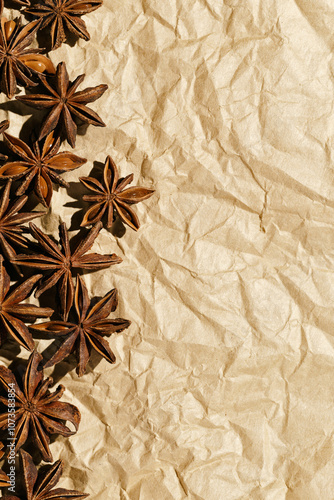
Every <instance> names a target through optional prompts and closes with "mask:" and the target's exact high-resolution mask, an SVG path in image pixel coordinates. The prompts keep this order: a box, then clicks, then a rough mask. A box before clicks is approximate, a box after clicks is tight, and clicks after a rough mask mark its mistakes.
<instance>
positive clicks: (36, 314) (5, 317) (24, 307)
mask: <svg viewBox="0 0 334 500" xmlns="http://www.w3.org/2000/svg"><path fill="white" fill-rule="evenodd" d="M41 277H42V274H36V275H35V276H32V277H31V278H29V279H27V280H26V281H25V282H24V283H22V284H21V285H19V286H18V287H16V288H15V289H14V290H13V291H12V292H11V293H10V294H9V295H8V292H9V287H10V277H9V275H8V273H7V272H6V269H5V268H4V265H3V258H2V256H0V319H1V324H0V345H2V344H3V343H4V341H5V340H6V338H7V335H10V336H11V337H12V338H13V339H14V340H16V342H18V343H19V344H20V345H21V346H22V347H24V348H25V349H28V350H29V351H32V350H33V349H34V347H35V345H34V341H33V339H32V336H31V333H30V332H29V330H28V327H27V326H26V325H25V323H24V322H25V321H30V320H32V321H34V320H35V319H36V318H49V317H50V316H51V315H52V313H53V310H52V309H50V307H38V306H35V305H33V304H21V302H22V301H23V300H25V299H26V298H27V297H28V296H29V295H30V292H31V290H32V289H33V287H34V285H35V284H36V282H37V281H38V280H39V279H40V278H41ZM22 320H23V321H24V322H23V321H22Z"/></svg>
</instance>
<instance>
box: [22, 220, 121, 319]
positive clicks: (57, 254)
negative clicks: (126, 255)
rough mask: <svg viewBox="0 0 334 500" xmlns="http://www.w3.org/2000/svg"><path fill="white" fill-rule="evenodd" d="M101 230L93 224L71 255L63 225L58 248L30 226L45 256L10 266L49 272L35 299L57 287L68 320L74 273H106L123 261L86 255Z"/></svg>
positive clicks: (25, 256)
mask: <svg viewBox="0 0 334 500" xmlns="http://www.w3.org/2000/svg"><path fill="white" fill-rule="evenodd" d="M101 229H102V223H98V224H95V226H94V227H93V228H92V229H91V230H90V231H89V233H88V234H87V236H86V237H84V238H82V240H81V242H80V243H79V244H78V245H77V246H76V248H75V250H74V251H73V252H72V251H71V248H70V243H69V237H68V232H67V229H66V226H65V224H64V223H62V224H60V226H59V236H60V245H61V248H59V246H58V245H57V244H56V243H54V241H53V240H52V239H51V238H49V236H47V235H46V234H44V233H43V232H42V231H41V230H40V229H39V228H38V227H37V226H35V225H34V224H32V223H30V231H31V234H32V235H33V236H34V238H35V239H36V240H37V241H38V243H39V244H40V246H41V247H42V249H43V250H44V252H45V253H44V254H32V255H23V254H22V255H17V256H16V257H15V258H14V259H13V262H15V263H16V264H19V265H23V266H27V267H32V268H37V269H38V270H40V271H52V274H51V275H50V274H49V275H48V276H46V278H45V280H44V281H42V283H41V284H40V285H39V287H38V288H37V291H36V292H35V297H39V296H40V295H41V294H42V293H43V292H45V291H46V290H48V289H49V288H51V287H52V286H54V285H56V284H57V283H58V290H59V296H60V305H61V311H62V316H63V318H64V320H65V321H66V320H67V317H68V313H69V311H70V309H71V306H72V304H73V297H74V285H73V281H72V272H73V269H80V268H81V269H92V270H98V269H106V268H108V267H110V266H111V265H113V264H119V263H120V262H122V259H121V258H120V257H118V256H117V255H116V254H111V255H100V254H97V253H89V254H87V252H88V250H90V248H91V247H92V245H93V243H94V241H95V239H96V237H97V235H98V234H99V232H100V230H101Z"/></svg>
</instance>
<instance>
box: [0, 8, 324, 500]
mask: <svg viewBox="0 0 334 500" xmlns="http://www.w3.org/2000/svg"><path fill="white" fill-rule="evenodd" d="M84 19H85V22H86V23H87V26H88V29H89V32H90V34H91V40H90V41H89V42H84V41H82V40H79V41H78V42H77V43H76V44H75V46H73V47H71V46H69V45H66V44H64V45H63V46H62V47H61V48H60V49H58V50H57V51H55V52H53V53H52V54H51V58H52V60H53V61H54V63H58V62H59V61H62V60H64V61H65V62H66V64H67V66H68V68H70V78H71V79H72V80H73V79H74V78H75V77H76V76H77V75H78V74H81V73H86V79H85V82H84V84H83V85H82V87H81V88H85V87H87V86H95V85H98V84H100V83H107V84H108V86H109V89H108V91H107V93H106V94H105V95H104V96H103V97H102V98H101V99H99V100H98V101H97V102H96V103H94V104H92V105H91V106H92V108H93V109H94V110H96V111H97V112H98V113H99V114H100V116H101V117H102V118H103V119H104V120H105V122H106V124H107V127H106V128H104V129H101V128H94V127H92V126H90V127H88V128H85V127H81V128H80V130H79V136H78V139H77V145H76V148H75V153H76V154H78V155H80V156H85V157H86V158H87V160H88V161H87V163H86V164H85V165H84V166H83V167H82V168H80V169H78V170H76V171H74V172H73V173H71V174H68V175H67V176H65V177H66V179H67V180H68V181H69V182H70V183H71V187H70V189H69V190H67V191H66V190H65V189H63V188H55V193H54V196H53V200H52V206H51V209H50V211H49V213H48V214H47V215H45V216H44V217H43V218H42V219H41V220H40V221H39V222H38V223H39V225H40V227H42V228H43V229H44V230H45V231H46V232H48V233H49V234H52V235H53V236H54V237H57V232H58V229H57V228H58V223H59V221H65V222H66V224H67V225H68V226H69V227H70V228H71V231H73V233H71V234H73V235H75V232H76V231H77V229H78V227H79V224H80V222H81V217H82V210H81V211H80V206H79V205H81V204H80V203H79V204H78V201H77V198H78V196H82V195H83V194H85V190H84V188H83V187H82V186H81V185H80V184H79V183H78V178H79V176H85V175H89V174H90V172H91V170H92V169H93V166H94V162H98V163H97V167H98V168H101V166H102V164H103V162H104V160H105V157H106V156H107V154H110V155H111V156H112V157H113V158H114V160H115V161H116V163H117V164H118V166H119V168H120V172H121V174H122V175H127V174H129V173H131V172H134V174H135V181H134V184H138V185H143V186H146V187H149V188H151V187H153V188H154V189H155V190H156V193H155V195H154V196H153V197H152V198H150V199H149V200H147V201H146V202H144V203H141V204H139V205H137V206H136V210H137V213H138V215H139V217H140V220H141V223H142V227H141V229H140V230H139V231H138V233H137V234H135V233H134V232H133V231H131V230H130V229H128V228H127V229H126V230H125V231H124V228H122V226H121V225H120V224H117V225H116V229H115V228H114V230H113V231H108V230H106V229H103V230H102V232H101V234H100V235H99V237H98V239H97V241H96V243H95V246H94V249H95V250H96V251H100V252H104V253H109V252H116V253H117V254H118V255H120V256H121V257H122V258H123V259H124V262H123V263H122V264H121V265H119V266H114V267H112V268H110V269H109V270H107V271H100V272H96V273H87V274H85V278H86V282H87V284H88V287H89V292H90V294H91V296H97V297H100V296H103V295H104V294H105V293H106V292H107V291H108V290H109V289H110V288H112V287H117V289H118V290H119V297H120V304H119V307H118V310H117V311H116V316H120V317H124V318H128V319H130V320H131V321H132V325H131V327H130V328H129V330H127V331H124V332H123V333H121V334H119V335H115V336H113V337H112V338H111V340H110V344H111V347H112V348H113V349H114V350H115V352H116V355H117V362H116V364H115V365H109V364H108V363H107V362H106V361H104V360H101V359H100V358H99V357H98V356H97V355H94V354H93V356H92V360H91V363H90V364H89V367H88V372H87V374H86V375H85V376H84V377H82V378H81V379H78V377H77V376H76V374H75V371H74V369H73V361H71V360H70V359H68V360H67V361H65V362H64V363H62V364H61V365H60V366H58V367H56V368H55V369H54V370H49V371H48V372H47V373H48V374H51V375H53V376H54V378H55V383H62V384H64V385H65V386H66V392H65V394H64V398H65V400H67V401H69V402H72V403H75V404H76V405H77V406H78V407H79V408H80V410H81V412H82V422H81V425H80V429H79V432H78V433H77V434H76V435H75V436H73V437H71V438H69V439H65V438H62V437H57V438H56V439H55V440H54V442H53V443H52V445H51V449H52V452H53V455H54V458H55V459H58V458H62V459H63V460H64V461H65V464H66V466H65V472H64V475H63V478H62V482H61V485H62V486H64V487H68V488H76V489H80V490H84V491H85V492H87V493H89V494H90V498H91V499H92V500H156V499H159V500H184V499H191V500H237V499H243V500H246V499H247V500H248V499H254V500H260V499H263V500H297V499H302V500H306V499H307V500H318V499H325V498H326V499H331V498H333V495H334V494H333V491H334V460H333V458H334V451H333V428H334V413H333V376H334V350H333V347H334V344H333V330H334V279H333V271H334V252H333V247H334V226H333V224H334V189H333V187H334V175H333V134H334V113H333V101H334V99H333V96H334V84H333V82H334V59H333V49H334V35H333V33H334V5H333V3H332V2H330V1H329V0H242V1H240V0H224V1H223V2H222V1H215V0H204V1H201V0H199V1H194V0H183V1H176V2H173V1H172V2H161V1H160V0H144V1H142V2H140V1H139V0H128V1H126V2H121V1H117V0H116V1H115V0H104V4H103V7H102V8H100V9H98V10H96V11H95V12H93V13H92V14H90V15H87V16H85V18H84ZM22 92H24V91H23V90H22ZM2 102H3V103H6V102H7V100H6V98H3V100H2ZM0 114H1V116H0V118H1V119H5V118H7V117H9V118H10V120H11V127H10V133H12V134H13V135H15V134H18V133H19V132H20V129H21V126H22V124H24V123H25V122H27V120H31V116H32V115H33V116H34V117H35V118H33V120H35V122H34V123H35V125H36V126H37V123H38V119H37V117H38V115H37V114H36V113H35V111H34V110H32V109H31V108H29V109H28V108H26V107H22V106H21V105H19V104H17V103H15V101H14V102H11V103H9V104H1V105H0ZM41 116H42V115H41ZM80 134H81V135H80ZM64 149H68V148H67V146H64ZM81 206H82V205H81ZM38 342H39V343H38V348H39V350H41V351H42V352H43V351H44V350H45V349H47V348H48V345H49V343H50V342H47V341H45V340H40V341H38ZM21 355H22V357H23V358H26V357H27V353H25V352H22V353H21ZM11 356H12V357H11ZM13 357H14V355H13V353H12V352H11V351H10V349H7V351H6V349H5V350H4V351H3V356H2V358H1V359H2V361H3V362H6V363H7V364H8V360H7V359H8V358H9V360H12V359H13Z"/></svg>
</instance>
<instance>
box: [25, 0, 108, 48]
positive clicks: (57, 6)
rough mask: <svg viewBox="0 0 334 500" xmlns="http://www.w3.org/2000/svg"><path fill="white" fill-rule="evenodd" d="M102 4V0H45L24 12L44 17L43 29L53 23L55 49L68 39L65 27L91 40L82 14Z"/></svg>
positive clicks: (52, 33)
mask: <svg viewBox="0 0 334 500" xmlns="http://www.w3.org/2000/svg"><path fill="white" fill-rule="evenodd" d="M101 5H102V0H90V1H87V0H45V1H44V2H43V3H42V4H37V5H33V6H32V7H29V8H28V9H25V11H24V12H25V13H26V14H31V15H33V16H35V17H38V18H39V19H42V24H41V29H43V28H46V27H47V26H49V25H51V26H50V27H49V31H50V33H51V44H52V45H51V50H54V49H57V48H58V47H60V46H61V44H62V43H63V42H64V41H65V40H66V34H65V29H64V28H65V27H66V28H68V29H69V30H70V31H71V32H72V33H74V34H75V35H77V36H78V37H80V38H83V39H84V40H86V41H87V40H89V39H90V36H89V33H88V31H87V27H86V24H85V23H84V21H83V20H82V19H81V16H83V15H84V14H89V13H90V12H93V11H94V10H96V9H98V8H99V7H101Z"/></svg>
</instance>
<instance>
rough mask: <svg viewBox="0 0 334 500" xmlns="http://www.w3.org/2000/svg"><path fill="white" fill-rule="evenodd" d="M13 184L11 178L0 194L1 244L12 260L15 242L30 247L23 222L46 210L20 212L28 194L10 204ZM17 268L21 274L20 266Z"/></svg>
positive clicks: (42, 213)
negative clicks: (23, 233) (24, 234)
mask: <svg viewBox="0 0 334 500" xmlns="http://www.w3.org/2000/svg"><path fill="white" fill-rule="evenodd" d="M11 184H12V181H11V180H9V181H8V182H7V184H6V186H5V187H4V188H3V190H2V192H1V195H0V245H1V249H2V252H3V255H4V257H6V258H7V259H8V260H10V261H11V260H12V259H13V258H14V257H15V255H16V251H15V250H14V248H13V246H12V245H13V244H14V245H19V246H20V247H23V248H28V240H27V239H26V238H25V237H24V236H23V235H22V232H23V231H24V230H25V229H26V228H25V227H24V226H21V224H24V223H25V222H29V221H31V220H33V219H36V217H41V216H42V215H44V212H19V210H21V208H22V207H23V206H24V205H25V203H26V202H27V200H28V197H27V196H21V197H20V198H18V199H17V200H15V201H14V202H13V203H11V204H10V205H9V199H10V188H11ZM15 268H16V270H17V271H18V273H19V274H20V275H21V271H20V269H19V267H18V266H15Z"/></svg>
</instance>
